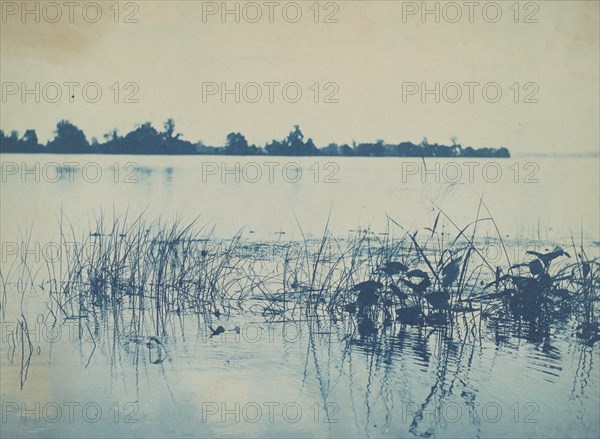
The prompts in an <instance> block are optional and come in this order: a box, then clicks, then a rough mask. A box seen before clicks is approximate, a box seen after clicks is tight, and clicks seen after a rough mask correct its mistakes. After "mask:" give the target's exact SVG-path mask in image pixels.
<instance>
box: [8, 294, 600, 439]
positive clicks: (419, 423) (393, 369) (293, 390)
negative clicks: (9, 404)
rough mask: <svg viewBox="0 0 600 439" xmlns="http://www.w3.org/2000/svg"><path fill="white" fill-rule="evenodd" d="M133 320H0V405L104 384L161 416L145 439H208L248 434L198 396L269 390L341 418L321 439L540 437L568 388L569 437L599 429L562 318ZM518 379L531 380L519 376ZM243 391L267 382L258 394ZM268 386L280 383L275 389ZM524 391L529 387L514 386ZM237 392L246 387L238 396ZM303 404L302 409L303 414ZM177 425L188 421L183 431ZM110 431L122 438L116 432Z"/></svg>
mask: <svg viewBox="0 0 600 439" xmlns="http://www.w3.org/2000/svg"><path fill="white" fill-rule="evenodd" d="M132 312H133V310H131V309H128V308H127V307H122V306H117V305H115V306H113V307H112V308H99V309H98V310H96V311H91V310H90V312H89V313H88V315H87V316H86V317H85V318H79V319H77V320H72V321H65V322H64V323H60V322H59V321H57V320H55V319H54V317H55V316H54V315H53V314H52V313H51V312H46V313H43V314H41V316H42V317H43V318H40V319H39V320H38V321H36V323H35V327H32V326H31V325H30V326H29V327H28V326H27V323H26V320H25V319H21V320H19V321H18V322H17V323H16V325H14V326H11V325H9V324H7V323H6V322H5V324H4V325H3V326H4V329H5V331H3V332H4V333H3V337H5V338H6V340H7V343H6V344H5V343H3V344H2V366H3V376H2V388H3V400H4V401H26V402H27V403H28V404H29V405H33V404H34V402H35V401H40V400H41V401H45V400H46V399H50V400H56V401H60V397H61V395H69V396H70V398H71V399H74V398H76V396H75V395H79V397H82V394H81V393H80V391H78V390H77V389H78V387H77V386H80V385H83V386H84V388H86V389H88V390H87V391H86V393H85V394H86V395H87V394H88V393H87V392H91V394H92V395H93V394H97V395H103V394H104V393H105V392H106V389H110V392H108V395H110V396H111V397H112V398H113V399H112V400H115V401H119V400H120V401H123V402H124V401H135V402H136V404H140V408H139V410H140V413H141V412H143V411H145V413H146V415H147V416H157V417H160V422H159V419H158V418H157V419H156V420H153V421H151V422H150V424H151V425H145V426H144V425H141V424H143V422H141V423H140V424H139V425H138V426H139V427H140V428H141V429H142V430H144V429H150V431H154V430H152V428H157V427H158V425H160V426H161V427H160V429H159V430H156V431H154V433H156V432H157V431H160V432H165V431H169V430H168V429H169V428H172V429H174V430H170V431H179V432H180V433H181V434H183V433H184V432H190V434H193V435H195V436H201V437H205V436H213V435H231V434H234V435H246V433H245V431H246V430H245V426H246V424H247V423H245V422H239V423H235V422H234V423H228V422H225V426H226V428H225V427H224V426H223V425H222V422H221V418H220V417H219V416H217V415H215V416H214V417H215V419H216V420H214V423H211V419H212V418H209V420H207V422H205V423H203V422H201V419H200V418H199V416H200V413H201V412H202V410H203V407H202V403H203V402H204V401H206V398H209V399H208V400H209V401H217V402H218V401H219V398H218V396H216V395H219V394H220V393H222V392H224V394H226V395H229V396H227V397H226V398H225V399H224V401H227V402H230V403H231V401H235V399H227V398H232V395H233V398H236V396H235V395H236V394H237V398H238V399H237V400H238V401H242V406H243V405H244V402H246V403H248V402H251V401H269V397H268V396H264V395H269V394H270V395H271V398H273V397H274V395H279V396H278V397H279V398H280V399H279V400H281V401H305V400H310V401H311V404H312V403H315V402H317V403H318V406H319V410H320V412H319V413H320V416H321V417H322V418H323V419H326V420H336V421H338V422H337V423H327V424H321V423H319V425H318V426H317V427H318V428H317V429H315V428H314V426H313V427H312V429H311V430H310V432H311V433H310V434H315V435H316V436H321V435H323V434H325V435H327V434H330V435H339V434H342V435H343V434H353V435H355V436H356V435H358V436H363V435H364V436H367V437H379V436H391V437H397V436H406V435H408V436H415V437H430V436H434V435H435V436H442V437H446V436H448V437H454V436H456V435H459V436H462V437H464V436H469V437H486V436H490V435H491V436H493V435H494V434H497V435H498V436H503V435H506V434H509V433H510V432H511V431H512V432H515V431H518V432H521V431H523V432H525V433H524V435H535V434H537V433H536V432H538V433H539V432H542V433H540V434H541V435H543V431H545V428H546V427H540V425H541V424H540V423H541V422H548V420H552V419H553V416H563V415H562V410H566V407H561V410H558V411H557V410H556V409H555V408H553V407H555V402H554V401H553V400H549V399H547V396H548V395H554V394H555V392H556V393H560V392H561V391H562V390H563V389H566V384H567V383H568V386H569V388H568V394H569V395H568V397H569V399H572V400H573V401H575V402H577V404H575V403H574V402H571V403H570V404H569V405H571V406H573V407H571V408H569V409H568V412H569V413H570V412H572V411H573V410H574V411H576V412H577V419H579V424H578V427H576V428H577V429H578V430H577V431H578V432H579V434H580V435H582V436H586V435H587V436H594V434H595V433H597V423H596V424H595V423H594V422H595V421H597V419H598V413H597V410H596V407H597V406H595V405H594V404H597V402H598V385H599V382H598V378H597V376H598V374H597V365H596V364H597V361H596V362H594V357H596V360H597V355H598V353H597V351H596V352H594V349H593V348H592V347H589V346H586V345H585V344H584V343H581V342H574V341H573V337H572V332H573V325H572V324H570V323H568V322H565V323H564V324H563V325H558V326H557V327H554V328H552V329H550V328H538V327H534V325H532V324H530V323H525V324H523V323H520V322H518V321H514V320H508V319H485V320H483V319H479V318H473V319H467V318H464V317H461V318H457V321H455V322H454V324H453V325H452V326H435V327H434V326H411V325H403V324H400V323H399V322H392V323H390V324H387V325H384V324H382V323H381V322H371V323H370V325H372V326H369V327H365V326H366V325H367V324H366V323H365V322H366V319H363V320H362V321H361V319H360V318H359V317H358V316H351V315H349V316H347V317H345V318H343V319H341V320H336V321H334V320H332V319H331V318H330V316H327V315H325V314H320V313H308V314H307V315H306V318H304V319H299V320H286V319H283V320H278V317H276V316H271V317H268V318H266V319H265V318H264V317H262V316H261V315H260V314H259V315H255V314H254V313H249V312H240V313H237V314H230V315H227V316H222V315H221V316H219V317H216V316H215V315H213V314H207V315H205V316H198V315H187V314H185V313H181V314H179V315H178V314H176V313H172V314H170V315H169V316H168V318H167V319H166V320H165V321H164V322H163V324H164V336H162V337H156V336H154V335H151V334H153V333H154V330H155V328H154V322H152V321H151V320H147V319H146V317H145V315H144V313H141V314H136V315H133V314H131V313H132ZM257 317H258V318H257ZM217 326H221V327H222V329H223V332H221V333H219V334H218V335H214V334H215V332H214V329H210V328H211V327H212V328H216V327H217ZM7 329H8V331H6V330H7ZM217 332H219V331H217ZM58 334H61V335H60V336H58ZM74 354H75V356H76V357H77V358H79V359H78V361H77V363H78V364H77V365H74V358H75V357H74V356H73V355H74ZM44 368H48V369H49V370H51V371H52V372H50V373H51V375H61V371H67V370H68V374H69V377H68V380H69V381H72V382H73V387H70V388H69V391H67V392H64V391H52V390H48V392H47V394H44V392H43V390H35V389H29V388H28V386H29V385H30V384H31V385H35V383H36V382H38V380H39V378H40V377H39V376H38V377H36V375H40V374H41V375H43V374H44V373H45V372H44ZM87 371H91V374H92V375H91V376H93V377H94V378H93V381H92V382H90V381H89V379H90V378H89V377H90V372H87ZM206 374H208V375H206ZM520 374H522V375H524V376H526V379H525V380H523V381H520V380H517V379H515V377H514V376H516V375H520ZM201 376H205V377H211V381H212V380H214V381H216V382H214V383H213V384H211V385H210V386H208V387H210V389H212V390H211V392H212V391H215V392H216V393H215V394H209V393H206V392H205V390H204V389H203V386H198V384H199V383H201V382H203V381H204V379H202V381H200V382H198V381H197V379H198V377H201ZM14 377H17V379H16V381H13V380H12V378H14ZM219 377H220V378H219ZM66 378H67V377H64V376H63V378H62V380H64V379H66ZM30 380H33V383H30V382H28V381H30ZM514 381H519V382H518V383H517V382H515V383H514V384H513V382H514ZM188 383H189V384H190V385H191V386H192V388H193V389H194V391H193V395H190V394H189V389H190V388H189V387H188ZM192 383H196V384H192ZM249 383H257V385H258V386H259V387H260V386H261V385H263V384H264V385H266V386H270V387H267V388H266V389H265V388H257V389H255V388H254V386H253V385H252V384H249ZM275 383H278V384H275ZM542 383H545V384H542ZM277 385H280V386H281V388H279V389H277V390H273V387H272V386H277ZM521 385H524V386H525V387H524V388H523V389H522V390H523V392H524V393H522V392H521V391H520V390H519V389H518V386H521ZM236 386H241V387H239V388H238V389H237V391H236ZM243 386H250V388H249V389H244V387H243ZM513 386H517V387H515V388H513ZM186 388H188V390H186ZM224 389H225V390H224ZM63 390H64V389H63ZM542 390H543V392H547V393H540V392H542ZM238 392H239V393H238ZM248 392H249V393H248ZM54 393H56V394H54ZM125 395H127V396H125ZM152 395H154V398H153V397H152ZM259 395H263V396H262V397H264V398H265V399H262V400H261V399H260V398H259V397H258V396H259ZM282 395H285V399H281V397H282ZM524 397H525V399H523V398H524ZM28 398H32V399H28ZM45 398H46V399H45ZM119 398H124V399H119ZM163 398H167V399H166V400H165V399H163ZM196 398H197V399H196ZM84 399H85V398H84ZM88 399H93V398H88ZM555 400H556V397H555ZM182 401H187V403H185V404H184V403H182ZM276 401H277V400H276ZM165 404H174V405H175V406H176V407H177V410H178V411H179V412H180V413H179V414H178V415H174V416H175V417H174V418H173V419H168V418H165V417H164V415H163V411H164V405H165ZM199 405H200V406H199ZM230 405H231V404H230ZM309 406H310V404H308V403H306V407H303V409H305V411H306V410H308V407H309ZM211 407H212V406H211ZM484 408H485V410H484V411H482V409H484ZM498 410H502V411H503V413H504V414H503V415H502V416H500V415H499V414H498V413H497V411H498ZM188 416H189V417H191V419H192V420H190V419H188V418H187V417H188ZM517 417H521V418H523V417H527V419H529V418H531V420H532V423H522V422H519V423H518V425H515V419H517ZM15 418H16V421H15V420H12V418H11V419H10V420H9V421H8V423H7V424H5V425H4V428H5V429H7V430H6V431H8V432H10V433H13V434H20V435H24V434H25V435H34V436H35V435H45V434H46V433H48V432H57V431H62V430H60V424H57V425H54V424H52V425H50V424H49V426H47V427H48V430H42V431H41V432H37V431H33V430H31V429H30V425H29V423H21V422H20V421H19V418H18V416H16V417H15ZM184 418H185V419H187V421H186V422H184V423H181V422H180V421H181V419H184ZM496 418H499V419H496ZM144 419H146V418H144ZM146 421H147V419H146ZM521 421H522V419H521ZM533 421H536V422H533ZM555 421H560V419H556V420H555ZM79 427H80V428H86V429H89V427H90V426H89V425H87V424H86V423H83V425H80V426H79ZM167 427H168V428H167ZM220 427H223V429H219V428H220ZM263 427H264V428H265V429H266V430H265V431H268V432H269V435H275V436H276V435H277V432H279V433H283V432H284V431H285V429H286V428H289V427H290V426H289V423H286V422H284V421H282V420H281V419H279V421H277V420H275V421H274V422H273V423H267V424H266V426H263ZM555 427H556V425H554V427H553V428H555ZM572 427H573V426H572V425H571V427H569V428H572ZM163 428H166V429H163ZM540 428H541V430H540ZM188 429H190V430H188ZM44 431H45V432H46V433H44ZM19 432H20V433H19ZM209 432H210V433H209ZM116 434H117V435H118V436H119V435H120V436H126V435H127V434H125V431H120V432H119V430H116ZM92 436H94V434H92Z"/></svg>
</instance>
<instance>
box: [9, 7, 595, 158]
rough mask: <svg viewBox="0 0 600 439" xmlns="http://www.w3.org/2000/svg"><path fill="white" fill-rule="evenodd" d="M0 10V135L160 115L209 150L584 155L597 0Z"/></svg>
mask: <svg viewBox="0 0 600 439" xmlns="http://www.w3.org/2000/svg"><path fill="white" fill-rule="evenodd" d="M0 3H1V6H2V20H1V22H0V26H1V29H0V38H1V39H0V49H1V50H0V76H1V82H2V103H1V111H0V127H1V128H2V129H3V130H5V131H7V132H10V131H11V130H18V131H19V132H21V133H23V132H24V130H25V129H27V128H34V129H36V131H37V133H38V136H39V138H40V140H42V141H45V140H47V139H48V138H52V137H53V130H54V128H55V126H56V123H57V122H58V121H59V120H60V119H68V120H69V121H71V122H72V123H74V124H76V125H77V126H79V127H80V128H81V129H82V130H83V131H84V132H85V133H86V135H87V137H88V139H90V140H91V138H92V137H97V138H98V139H100V140H102V136H103V134H105V133H108V132H109V131H111V130H113V129H115V128H116V129H117V130H118V131H119V132H120V133H122V134H124V133H126V132H128V131H130V130H132V129H133V128H135V126H136V125H137V124H139V123H143V122H146V121H150V122H152V124H153V125H154V126H155V127H157V128H162V124H163V122H164V121H165V120H166V119H168V118H173V119H174V120H175V122H176V130H177V132H180V133H182V135H183V137H184V138H186V139H188V140H191V141H194V142H195V141H197V140H202V141H203V142H204V143H205V144H209V145H222V144H223V143H224V141H225V137H226V135H227V134H228V133H229V132H232V131H235V132H241V133H243V134H244V135H245V136H246V138H247V139H248V140H249V142H251V143H255V144H257V145H259V146H263V145H264V144H265V142H267V141H270V140H271V139H274V138H277V139H281V138H284V137H285V136H286V135H287V133H288V132H289V131H290V130H291V128H292V126H293V125H295V124H298V125H300V126H301V129H302V131H303V132H304V134H305V135H306V136H307V137H311V138H312V139H313V140H314V141H315V143H316V144H317V145H318V146H325V145H327V144H329V143H331V142H336V143H339V144H342V143H351V142H352V141H356V142H370V141H376V140H378V139H383V140H384V141H386V142H389V143H398V142H400V141H405V140H410V141H413V142H417V143H418V142H420V141H421V140H422V139H423V137H427V138H428V140H429V142H430V143H433V142H438V143H445V144H449V143H450V139H451V138H452V137H456V138H457V141H458V142H459V143H461V144H462V145H463V146H473V147H487V146H490V147H502V146H504V147H507V148H509V149H510V150H511V152H512V153H513V155H516V156H518V155H529V154H565V153H566V154H582V153H586V152H590V151H598V147H599V145H600V141H599V132H600V129H599V123H600V122H599V121H600V110H599V107H600V90H599V84H600V73H599V68H600V60H599V54H600V48H599V41H600V35H599V29H600V24H599V23H600V22H599V15H600V12H599V11H600V7H599V4H600V3H599V2H597V1H581V2H577V1H564V2H561V1H538V2H522V3H520V4H518V7H517V8H516V7H515V6H514V2H513V1H508V2H504V1H501V2H496V3H494V2H476V3H477V4H476V5H475V6H473V7H472V8H473V9H472V10H470V9H469V8H470V6H468V2H466V3H465V2H427V4H426V6H425V7H426V8H428V9H429V10H431V11H434V12H432V13H429V14H426V15H425V16H423V15H422V12H423V11H422V9H423V4H422V2H402V1H337V2H319V3H317V4H316V5H315V2H314V1H298V2H272V3H270V4H269V3H268V2H262V1H259V2H227V6H226V7H227V8H229V9H230V10H235V8H239V16H238V17H236V15H235V14H233V13H232V14H228V15H225V17H222V16H221V12H222V11H221V9H222V5H223V3H222V2H200V1H136V2H121V3H120V4H119V7H118V8H115V7H114V2H113V1H108V2H97V3H94V2H74V3H73V5H74V6H73V9H72V17H70V16H69V15H70V12H71V11H70V10H69V6H66V5H65V4H64V2H56V3H54V4H53V5H48V4H47V2H24V3H25V6H23V5H24V3H22V2H7V1H1V2H0ZM249 3H250V4H249ZM97 4H100V5H101V9H100V10H101V15H100V16H98V15H97V13H98V10H97V8H96V6H95V5H97ZM55 5H58V6H59V8H60V14H61V15H60V17H59V16H58V15H57V8H56V6H55ZM23 7H25V8H27V10H29V11H34V12H33V13H30V14H26V15H25V16H23V15H22V12H23V10H22V9H23ZM36 8H37V9H36ZM270 8H272V9H270ZM436 8H438V9H437V10H438V11H439V13H436V12H435V10H436ZM117 9H118V15H117V14H116V12H117ZM36 11H37V12H36ZM258 11H260V13H261V14H262V15H261V16H260V17H258V15H257V12H258ZM317 11H318V14H317ZM270 12H271V14H270ZM298 12H300V13H301V16H299V18H298V19H297V20H296V18H297V17H298V15H297V14H298ZM459 13H460V16H459V15H458V14H459ZM499 14H501V15H499ZM269 15H271V17H269ZM255 17H257V18H255ZM236 18H237V19H238V20H237V21H239V22H236ZM436 19H437V21H438V22H436ZM36 20H38V21H39V22H36ZM52 21H55V22H52ZM71 21H72V22H71ZM93 21H95V22H93ZM115 21H117V22H115ZM251 21H257V22H254V23H253V22H251ZM294 21H295V22H294ZM315 21H317V22H315ZM36 83H39V86H38V87H39V91H36ZM66 83H78V84H79V85H77V86H75V85H73V86H69V85H68V84H66ZM236 83H239V93H238V95H237V96H236V93H235V87H236V86H235V84H236ZM436 84H437V87H438V90H439V91H437V92H436ZM84 85H86V86H87V87H86V89H85V90H86V92H85V93H84V92H83V87H84ZM284 86H285V90H286V92H285V94H284V92H283V90H284ZM71 87H73V88H72V90H74V92H73V93H72V94H71V93H69V91H70V88H71ZM27 90H33V92H32V93H29V94H27V93H25V95H23V94H22V93H23V91H27ZM97 90H100V91H101V95H100V96H96V91H97ZM223 90H233V92H232V93H228V94H227V93H226V94H222V93H221V92H222V91H223ZM423 90H425V91H427V90H432V92H431V93H425V94H423V93H422V92H423ZM484 90H485V92H484ZM117 91H118V92H117ZM270 91H271V92H272V99H270V96H269V92H270ZM298 91H300V92H301V95H300V96H299V97H298V100H297V102H293V101H295V100H296V97H297V96H298V95H297V92H298ZM498 91H500V92H501V95H498ZM58 93H60V94H58ZM259 93H260V94H259ZM458 93H460V95H459V94H458ZM69 95H71V96H73V98H70V96H69ZM470 95H471V96H470ZM236 98H237V99H238V100H239V102H236ZM36 99H38V100H39V102H35V101H36ZM115 100H116V101H117V102H115ZM270 100H272V101H273V102H270ZM436 100H438V102H436ZM53 101H56V102H53ZM71 101H72V102H71ZM126 101H130V102H126ZM131 101H133V102H131ZM136 101H137V102H136ZM223 101H225V102H223ZM254 101H256V102H254ZM471 101H472V102H471Z"/></svg>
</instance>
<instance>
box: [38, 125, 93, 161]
mask: <svg viewBox="0 0 600 439" xmlns="http://www.w3.org/2000/svg"><path fill="white" fill-rule="evenodd" d="M55 134H56V137H54V140H52V141H50V142H48V145H47V146H48V149H49V150H50V151H52V152H60V153H78V152H88V151H89V149H90V144H89V143H88V141H87V139H86V138H85V134H83V131H81V130H80V129H79V128H77V127H76V126H75V125H73V124H72V123H71V122H69V121H68V120H61V121H60V122H58V123H57V124H56V131H55Z"/></svg>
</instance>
